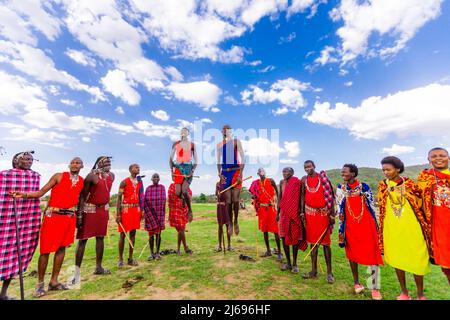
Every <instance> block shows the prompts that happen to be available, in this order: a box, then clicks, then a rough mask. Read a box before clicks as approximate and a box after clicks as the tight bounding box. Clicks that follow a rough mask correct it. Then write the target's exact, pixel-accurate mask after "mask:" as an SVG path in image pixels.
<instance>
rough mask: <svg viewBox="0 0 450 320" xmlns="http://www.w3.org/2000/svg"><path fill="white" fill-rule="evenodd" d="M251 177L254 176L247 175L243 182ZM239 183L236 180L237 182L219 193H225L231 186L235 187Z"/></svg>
mask: <svg viewBox="0 0 450 320" xmlns="http://www.w3.org/2000/svg"><path fill="white" fill-rule="evenodd" d="M251 178H253V177H252V176H250V177H247V178H245V179H243V180H242V181H241V183H242V182H244V181H245V180H248V179H251ZM237 185H238V183H237V182H235V183H233V184H232V185H231V186H229V187H228V188H226V189H223V190H222V191H220V192H219V194H220V193H224V192H225V191H228V190H230V189H231V188H234V187H235V186H237Z"/></svg>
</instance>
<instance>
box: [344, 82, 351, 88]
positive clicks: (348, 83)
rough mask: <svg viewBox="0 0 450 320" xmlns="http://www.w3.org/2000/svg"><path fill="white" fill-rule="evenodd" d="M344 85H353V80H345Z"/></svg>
mask: <svg viewBox="0 0 450 320" xmlns="http://www.w3.org/2000/svg"><path fill="white" fill-rule="evenodd" d="M344 86H346V87H351V86H353V81H347V82H345V83H344Z"/></svg>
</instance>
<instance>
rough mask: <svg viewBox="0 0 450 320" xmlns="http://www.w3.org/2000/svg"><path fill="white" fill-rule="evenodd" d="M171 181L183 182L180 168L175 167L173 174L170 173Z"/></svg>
mask: <svg viewBox="0 0 450 320" xmlns="http://www.w3.org/2000/svg"><path fill="white" fill-rule="evenodd" d="M172 181H173V182H174V183H175V184H182V183H183V182H184V175H183V174H182V173H181V171H180V169H178V168H175V171H174V174H173V175H172Z"/></svg>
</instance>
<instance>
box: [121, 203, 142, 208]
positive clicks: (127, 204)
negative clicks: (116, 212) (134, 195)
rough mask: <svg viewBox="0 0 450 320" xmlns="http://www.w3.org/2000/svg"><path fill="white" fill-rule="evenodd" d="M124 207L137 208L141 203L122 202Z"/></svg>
mask: <svg viewBox="0 0 450 320" xmlns="http://www.w3.org/2000/svg"><path fill="white" fill-rule="evenodd" d="M121 207H122V208H135V207H139V203H122V205H121Z"/></svg>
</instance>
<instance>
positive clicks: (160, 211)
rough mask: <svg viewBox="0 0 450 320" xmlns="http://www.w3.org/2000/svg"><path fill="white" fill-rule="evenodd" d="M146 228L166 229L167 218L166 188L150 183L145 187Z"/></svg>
mask: <svg viewBox="0 0 450 320" xmlns="http://www.w3.org/2000/svg"><path fill="white" fill-rule="evenodd" d="M144 218H145V230H147V231H152V230H155V229H158V228H159V229H160V230H164V228H165V219H166V188H165V187H164V186H163V185H161V184H158V185H150V186H148V187H147V189H145V197H144Z"/></svg>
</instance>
